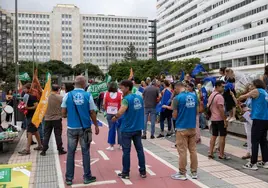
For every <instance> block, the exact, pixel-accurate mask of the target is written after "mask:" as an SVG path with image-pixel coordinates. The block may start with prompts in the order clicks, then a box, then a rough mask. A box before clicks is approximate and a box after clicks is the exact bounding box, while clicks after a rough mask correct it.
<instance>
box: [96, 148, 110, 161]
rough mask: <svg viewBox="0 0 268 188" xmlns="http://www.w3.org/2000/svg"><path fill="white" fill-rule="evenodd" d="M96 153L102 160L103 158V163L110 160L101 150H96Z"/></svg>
mask: <svg viewBox="0 0 268 188" xmlns="http://www.w3.org/2000/svg"><path fill="white" fill-rule="evenodd" d="M98 153H99V154H100V155H101V156H102V158H103V159H104V160H105V161H108V160H110V159H109V157H108V156H107V155H106V154H105V153H104V152H103V151H102V150H98Z"/></svg>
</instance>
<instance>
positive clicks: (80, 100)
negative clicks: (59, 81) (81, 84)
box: [73, 93, 84, 105]
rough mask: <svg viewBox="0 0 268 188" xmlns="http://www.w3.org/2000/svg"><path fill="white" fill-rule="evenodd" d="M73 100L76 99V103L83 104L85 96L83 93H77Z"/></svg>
mask: <svg viewBox="0 0 268 188" xmlns="http://www.w3.org/2000/svg"><path fill="white" fill-rule="evenodd" d="M73 100H74V103H75V104H76V105H82V104H84V96H83V95H82V94H81V93H76V94H75V95H74V96H73Z"/></svg>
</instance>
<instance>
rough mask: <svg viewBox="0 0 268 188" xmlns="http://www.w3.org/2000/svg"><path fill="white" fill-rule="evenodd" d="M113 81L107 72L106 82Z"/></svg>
mask: <svg viewBox="0 0 268 188" xmlns="http://www.w3.org/2000/svg"><path fill="white" fill-rule="evenodd" d="M111 81H112V77H111V76H110V75H109V74H108V73H107V74H106V75H105V82H106V83H109V82H111Z"/></svg>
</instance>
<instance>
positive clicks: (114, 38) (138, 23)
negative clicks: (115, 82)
mask: <svg viewBox="0 0 268 188" xmlns="http://www.w3.org/2000/svg"><path fill="white" fill-rule="evenodd" d="M81 20H82V21H81V24H82V38H83V43H82V44H83V54H82V55H83V62H91V63H93V64H96V65H99V66H100V68H101V69H102V70H104V71H107V66H108V65H110V64H111V63H114V62H120V61H122V60H123V59H124V55H125V51H126V48H127V47H128V46H129V45H130V44H131V43H132V44H133V45H134V46H135V48H136V52H137V58H138V59H148V53H149V52H148V20H147V18H139V17H123V16H114V15H108V16H106V15H86V14H84V15H81Z"/></svg>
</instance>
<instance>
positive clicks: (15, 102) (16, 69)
mask: <svg viewBox="0 0 268 188" xmlns="http://www.w3.org/2000/svg"><path fill="white" fill-rule="evenodd" d="M18 59H19V58H18V0H15V91H16V97H15V100H14V106H15V108H16V110H15V111H14V125H17V120H18V111H17V104H18V100H17V98H18V83H19V80H18V79H19V78H18V74H19V67H18V66H19V65H18V63H19V62H18Z"/></svg>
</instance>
